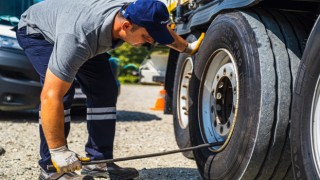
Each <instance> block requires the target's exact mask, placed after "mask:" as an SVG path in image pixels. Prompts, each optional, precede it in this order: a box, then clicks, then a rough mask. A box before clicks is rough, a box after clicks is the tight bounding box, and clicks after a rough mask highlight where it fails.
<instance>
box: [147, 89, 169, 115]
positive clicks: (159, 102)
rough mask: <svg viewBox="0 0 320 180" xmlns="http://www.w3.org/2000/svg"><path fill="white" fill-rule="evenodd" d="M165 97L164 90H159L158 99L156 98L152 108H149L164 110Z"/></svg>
mask: <svg viewBox="0 0 320 180" xmlns="http://www.w3.org/2000/svg"><path fill="white" fill-rule="evenodd" d="M165 95H166V90H164V89H162V90H160V97H159V98H157V101H156V104H155V105H154V107H153V108H150V109H151V110H156V111H161V110H164V105H165V99H164V96H165Z"/></svg>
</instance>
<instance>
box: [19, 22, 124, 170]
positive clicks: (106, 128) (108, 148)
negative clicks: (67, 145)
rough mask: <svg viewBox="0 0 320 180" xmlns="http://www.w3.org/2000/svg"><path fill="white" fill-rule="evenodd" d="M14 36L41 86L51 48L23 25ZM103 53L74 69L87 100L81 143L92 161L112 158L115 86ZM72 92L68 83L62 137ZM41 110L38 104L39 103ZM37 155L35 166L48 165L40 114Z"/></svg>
mask: <svg viewBox="0 0 320 180" xmlns="http://www.w3.org/2000/svg"><path fill="white" fill-rule="evenodd" d="M16 34H17V39H18V42H19V44H20V46H21V47H22V48H23V50H24V52H25V54H26V55H27V57H28V59H29V60H30V62H31V63H32V65H33V66H34V68H35V70H36V71H37V73H38V74H39V75H40V82H41V84H42V85H43V82H44V79H45V75H46V71H47V67H48V62H49V59H50V56H51V53H52V50H53V44H50V43H49V42H48V41H46V40H45V38H44V37H43V36H42V35H41V34H31V35H27V34H26V28H21V29H19V30H17V31H16ZM109 57H110V56H109V55H108V54H107V53H104V54H100V55H97V56H95V57H93V58H91V59H89V60H88V61H86V62H85V63H84V64H83V65H82V66H81V68H80V69H79V70H78V72H77V75H76V79H77V81H78V82H79V84H80V87H81V90H82V91H83V92H84V93H85V94H86V96H87V100H86V105H87V131H88V134H89V136H88V140H87V143H86V145H85V151H86V153H87V156H88V157H90V158H91V159H92V160H101V159H110V158H113V141H114V136H115V122H116V101H117V93H118V89H117V88H118V87H117V85H116V81H115V78H114V75H113V73H112V70H111V68H110V64H109V61H108V59H109ZM74 94H75V86H74V83H73V84H72V86H71V88H70V89H69V91H68V92H67V93H66V95H65V96H64V99H63V102H64V115H65V125H64V130H65V138H66V142H67V137H68V134H69V130H70V119H71V116H70V108H71V104H72V101H73V97H74ZM39 107H40V108H39V111H41V106H39ZM39 131H40V140H41V142H40V156H41V159H40V160H39V165H40V166H41V167H42V168H43V169H44V170H45V169H46V167H47V165H50V164H52V163H51V158H50V153H49V149H48V145H47V143H46V140H45V136H44V133H43V130H42V125H41V117H40V118H39Z"/></svg>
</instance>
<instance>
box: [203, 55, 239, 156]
mask: <svg viewBox="0 0 320 180" xmlns="http://www.w3.org/2000/svg"><path fill="white" fill-rule="evenodd" d="M201 79H202V80H201V87H200V92H201V94H200V101H201V102H200V103H199V104H200V106H199V108H200V109H199V112H200V113H201V115H200V117H201V118H200V119H201V120H200V121H199V123H200V129H201V135H202V138H203V140H204V142H206V143H213V142H222V141H224V143H223V145H221V146H214V147H211V148H210V149H211V150H212V151H215V152H218V151H221V150H223V149H224V148H225V147H226V145H227V144H228V142H229V140H230V138H231V135H232V133H233V130H234V126H235V122H236V118H237V112H238V99H239V98H238V97H239V81H238V79H239V77H238V71H237V66H236V62H235V60H234V58H233V56H232V55H231V53H230V52H229V51H228V50H226V49H218V50H217V51H215V52H214V53H213V54H212V55H211V56H210V58H209V60H208V61H207V65H206V70H205V72H204V73H203V77H202V78H201Z"/></svg>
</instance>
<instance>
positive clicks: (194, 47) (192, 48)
mask: <svg viewBox="0 0 320 180" xmlns="http://www.w3.org/2000/svg"><path fill="white" fill-rule="evenodd" d="M204 35H205V33H201V35H200V37H199V38H198V40H196V41H194V42H192V43H188V45H187V47H186V49H185V50H184V51H183V52H184V53H187V54H190V55H194V54H195V53H196V52H198V50H199V47H200V45H201V43H202V41H203V38H204Z"/></svg>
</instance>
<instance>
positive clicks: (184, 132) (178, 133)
mask: <svg viewBox="0 0 320 180" xmlns="http://www.w3.org/2000/svg"><path fill="white" fill-rule="evenodd" d="M198 37H199V33H193V34H190V35H188V37H187V38H186V41H187V42H194V41H196V40H197V38H198ZM188 57H191V56H190V55H188V54H186V53H180V54H179V58H178V62H177V67H176V71H175V77H174V87H173V104H172V107H173V123H174V133H175V138H176V142H177V145H178V146H179V148H187V147H190V146H191V142H190V135H189V125H188V126H187V127H182V126H181V124H180V123H179V122H180V120H179V109H178V97H179V88H181V87H179V86H181V78H182V73H183V70H184V69H183V67H184V64H185V63H186V59H187V58H188ZM191 58H192V57H191ZM192 63H193V61H192ZM182 154H183V155H184V156H185V157H187V158H193V154H192V152H190V151H187V152H183V153H182Z"/></svg>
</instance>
